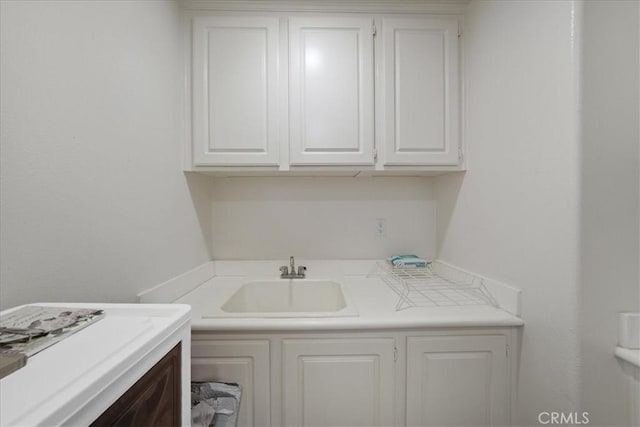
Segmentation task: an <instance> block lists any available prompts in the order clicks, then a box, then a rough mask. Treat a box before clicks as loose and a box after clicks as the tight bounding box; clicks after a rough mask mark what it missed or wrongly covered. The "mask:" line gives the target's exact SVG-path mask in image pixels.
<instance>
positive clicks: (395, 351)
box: [393, 345, 398, 363]
mask: <svg viewBox="0 0 640 427" xmlns="http://www.w3.org/2000/svg"><path fill="white" fill-rule="evenodd" d="M393 361H394V363H395V362H397V361H398V347H396V346H395V345H394V346H393Z"/></svg>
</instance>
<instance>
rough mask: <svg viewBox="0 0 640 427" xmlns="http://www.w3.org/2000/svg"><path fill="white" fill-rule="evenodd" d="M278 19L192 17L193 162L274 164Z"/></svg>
mask: <svg viewBox="0 0 640 427" xmlns="http://www.w3.org/2000/svg"><path fill="white" fill-rule="evenodd" d="M279 38H280V35H279V20H278V18H272V17H237V16H224V17H222V16H208V17H196V18H194V19H193V35H192V43H193V52H192V55H193V56H192V60H193V63H192V65H193V67H192V76H193V77H192V87H193V100H192V101H193V110H192V111H193V151H192V152H193V162H194V164H195V165H196V166H203V165H208V166H212V165H213V166H215V165H222V166H229V165H277V164H278V161H279V149H278V142H279V138H280V135H279V132H278V125H279V123H278V96H279V94H278V87H279V72H278V71H279V70H278V60H279V42H280V41H279Z"/></svg>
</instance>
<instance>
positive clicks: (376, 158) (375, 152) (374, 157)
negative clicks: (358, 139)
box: [373, 147, 378, 161]
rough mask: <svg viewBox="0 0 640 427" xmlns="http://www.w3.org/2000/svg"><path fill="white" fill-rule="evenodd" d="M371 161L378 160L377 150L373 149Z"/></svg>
mask: <svg viewBox="0 0 640 427" xmlns="http://www.w3.org/2000/svg"><path fill="white" fill-rule="evenodd" d="M373 160H374V161H375V160H378V149H377V148H376V147H373Z"/></svg>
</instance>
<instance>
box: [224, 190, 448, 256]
mask: <svg viewBox="0 0 640 427" xmlns="http://www.w3.org/2000/svg"><path fill="white" fill-rule="evenodd" d="M432 189H433V185H432V180H431V179H430V178H400V177H398V178H379V177H375V178H337V177H336V178H227V179H219V180H216V181H215V183H214V184H213V205H212V213H213V220H212V222H213V258H214V259H285V260H286V259H288V258H289V256H290V255H294V256H296V257H299V258H307V259H381V258H385V257H388V256H390V255H392V254H398V253H416V254H419V255H421V256H425V257H429V258H432V257H434V256H435V235H436V231H435V220H436V203H435V200H434V197H433V191H432ZM378 218H381V219H384V230H383V236H379V235H378V231H377V219H378Z"/></svg>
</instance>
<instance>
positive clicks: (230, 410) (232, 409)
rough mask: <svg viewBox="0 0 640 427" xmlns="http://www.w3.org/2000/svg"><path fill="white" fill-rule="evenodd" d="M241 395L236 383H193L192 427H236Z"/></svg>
mask: <svg viewBox="0 0 640 427" xmlns="http://www.w3.org/2000/svg"><path fill="white" fill-rule="evenodd" d="M241 395H242V390H241V388H240V385H239V384H236V383H219V382H192V383H191V425H192V427H209V426H215V427H235V426H236V425H237V422H238V410H239V409H240V397H241Z"/></svg>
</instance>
